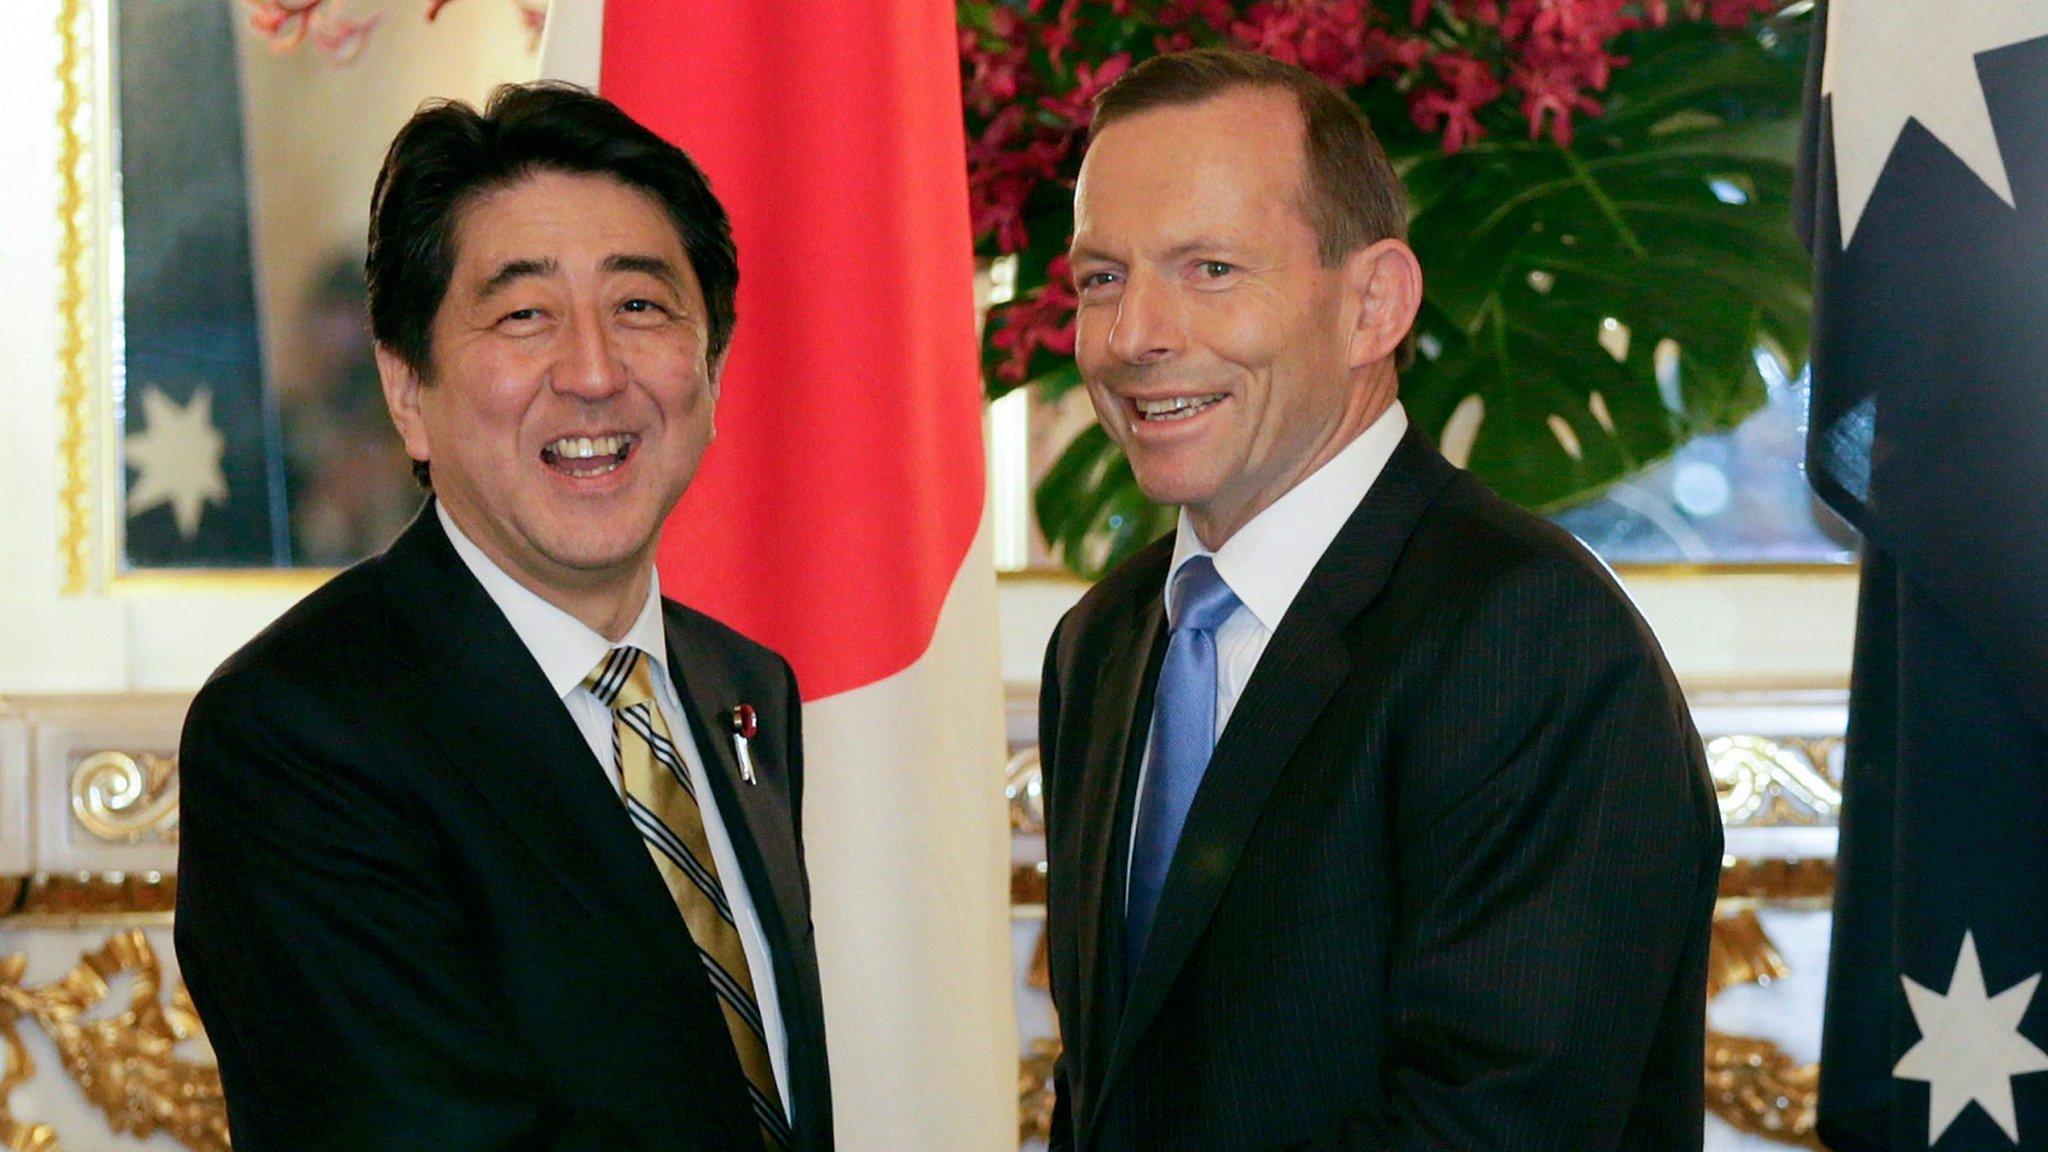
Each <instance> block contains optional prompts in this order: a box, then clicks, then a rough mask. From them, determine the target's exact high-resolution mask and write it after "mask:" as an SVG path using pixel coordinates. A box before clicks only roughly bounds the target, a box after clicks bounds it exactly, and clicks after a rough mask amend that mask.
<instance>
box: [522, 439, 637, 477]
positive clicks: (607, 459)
mask: <svg viewBox="0 0 2048 1152" xmlns="http://www.w3.org/2000/svg"><path fill="white" fill-rule="evenodd" d="M639 443H640V438H639V437H638V436H635V435H633V434H632V433H630V432H614V433H611V434H610V435H606V436H564V437H562V438H560V439H558V440H553V441H550V442H549V443H548V444H547V445H546V446H545V447H543V448H542V449H541V450H540V458H541V463H543V464H546V465H547V466H548V467H550V468H553V469H554V470H555V471H557V472H560V473H562V474H563V475H565V476H573V477H576V478H578V479H581V478H584V477H588V476H602V475H604V474H605V473H607V472H615V471H617V470H618V468H619V467H620V466H621V465H623V464H624V463H625V462H626V458H627V457H629V456H631V455H632V454H633V449H634V448H635V447H637V446H638V445H639Z"/></svg>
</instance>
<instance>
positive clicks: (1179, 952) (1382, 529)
mask: <svg viewBox="0 0 2048 1152" xmlns="http://www.w3.org/2000/svg"><path fill="white" fill-rule="evenodd" d="M1456 475H1457V470H1456V469H1455V468H1453V467H1451V465H1450V464H1448V463H1447V462H1445V460H1444V459H1443V457H1441V456H1439V455H1437V453H1436V450H1435V449H1433V448H1431V447H1430V446H1429V445H1428V443H1427V441H1425V440H1424V439H1423V438H1422V436H1421V434H1420V433H1419V432H1417V431H1416V430H1415V429H1414V428H1413V426H1411V427H1410V428H1409V430H1408V432H1407V434H1406V435H1405V436H1404V437H1403V438H1402V441H1401V443H1400V444H1399V445H1398V446H1397V447H1396V448H1395V450H1394V454H1393V456H1392V457H1391V458H1390V459H1389V460H1388V461H1387V466H1386V468H1385V469H1384V470H1383V471H1382V472H1381V473H1380V475H1379V477H1378V479H1376V480H1375V481H1374V482H1373V485H1372V488H1371V490H1370V491H1368V492H1367V493H1366V495H1365V499H1364V500H1362V501H1360V502H1359V505H1358V509H1357V510H1356V511H1355V512H1353V513H1352V515H1351V518H1350V519H1349V520H1348V521H1346V522H1345V525H1344V527H1343V528H1342V529H1341V530H1340V531H1339V532H1338V533H1337V538H1336V539H1335V540H1334V541H1332V542H1331V544H1330V547H1329V549H1328V550H1327V551H1326V552H1324V554H1323V557H1322V559H1321V560H1319V561H1317V562H1316V566H1315V569H1314V570H1313V571H1312V572H1310V574H1309V578H1308V580H1307V582H1305V583H1304V584H1303V585H1302V588H1301V592H1300V593H1299V594H1298V595H1297V596H1296V597H1295V600H1294V603H1293V604H1292V605H1291V606H1290V607H1289V608H1288V610H1287V615H1286V616H1285V617H1284V618H1283V619H1282V620H1281V621H1280V626H1279V627H1278V628H1277V629H1275V630H1274V633H1273V638H1272V640H1271V641H1270V642H1269V643H1268V644H1267V647H1266V652H1265V655H1264V656H1263V657H1262V658H1261V659H1260V660H1259V664H1258V667H1257V669H1255V670H1254V671H1253V673H1252V677H1251V679H1250V681H1248V682H1247V683H1246V684H1245V687H1244V693H1243V695H1242V696H1240V697H1239V698H1238V701H1237V705H1236V707H1235V708H1234V709H1232V711H1231V714H1230V723H1229V724H1228V725H1226V726H1225V728H1224V730H1223V733H1222V735H1221V736H1220V737H1219V738H1218V739H1217V743H1216V751H1215V754H1214V755H1213V756H1212V757H1211V758H1210V761H1209V769H1208V771H1207V773H1205V774H1204V776H1203V778H1202V784H1201V788H1200V789H1199V790H1198V791H1197V792H1196V793H1195V800H1194V804H1193V806H1192V807H1191V808H1190V809H1189V811H1188V818H1187V824H1186V825H1185V826H1184V827H1183V829H1182V831H1181V837H1180V843H1179V845H1178V846H1177V847H1176V848H1175V850H1174V856H1173V863H1172V865H1171V866H1170V867H1169V868H1168V870H1167V876H1166V884H1165V887H1164V888H1163V889H1162V891H1161V893H1160V897H1159V910H1158V912H1157V913H1156V914H1155V916H1154V919H1153V922H1152V938H1151V940H1150V942H1149V943H1148V944H1147V945H1146V948H1145V954H1144V956H1143V957H1142V958H1141V959H1140V961H1139V964H1138V970H1137V971H1136V972H1134V973H1132V976H1131V980H1130V984H1129V994H1128V996H1127V998H1126V1000H1125V1003H1124V1011H1123V1017H1122V1020H1121V1022H1120V1023H1119V1025H1118V1027H1117V1031H1116V1038H1115V1040H1114V1042H1113V1043H1112V1044H1111V1047H1110V1053H1109V1062H1108V1066H1107V1067H1106V1069H1105V1070H1104V1075H1103V1080H1102V1084H1103V1091H1102V1093H1101V1094H1100V1095H1098V1096H1097V1098H1096V1108H1097V1111H1098V1116H1099V1114H1100V1108H1101V1106H1102V1103H1103V1101H1104V1100H1106V1099H1108V1098H1109V1096H1110V1091H1109V1089H1110V1087H1111V1086H1112V1085H1113V1084H1114V1082H1115V1080H1116V1078H1117V1076H1118V1075H1119V1074H1120V1073H1121V1072H1122V1071H1123V1069H1124V1068H1125V1067H1126V1066H1127V1065H1128V1064H1129V1062H1130V1059H1131V1055H1132V1053H1133V1051H1134V1050H1135V1048H1136V1046H1137V1043H1138V1040H1139V1038H1140V1037H1142V1036H1143V1035H1144V1034H1145V1030H1146V1029H1147V1028H1149V1027H1151V1024H1152V1021H1153V1018H1154V1017H1156V1016H1157V1015H1158V1013H1159V1009H1160V1006H1161V1005H1162V1004H1163V1003H1164V1002H1165V1000H1166V997H1167V994H1168V993H1169V992H1170V991H1171V990H1172V988H1173V984H1174V981H1175V980H1176V979H1177V978H1178V976H1179V974H1180V971H1181V969H1182V967H1184V966H1185V965H1186V963H1187V960H1188V956H1189V954H1190V953H1192V952H1193V951H1194V948H1195V945H1196V944H1197V943H1198V942H1199V941H1200V939H1201V937H1202V934H1203V932H1204V931H1206V930H1207V928H1208V925H1209V918H1210V916H1211V915H1212V914H1213V913H1214V912H1215V909H1216V902H1217V901H1218V900H1219V899H1220V898H1221V897H1222V895H1223V890H1224V888H1225V887H1226V886H1227V885H1228V884H1229V882H1230V878H1231V874H1232V872H1233V871H1234V870H1235V869H1236V867H1237V861H1238V857H1239V856H1241V855H1242V854H1243V852H1244V847H1245V843H1246V841H1247V840H1248V839H1249V838H1250V836H1251V832H1252V828H1253V826H1254V824H1256V823H1257V820H1258V817H1259V813H1260V811H1261V810H1262V809H1263V808H1264V807H1265V802H1266V798H1267V796H1268V795H1270V794H1271V792H1272V789H1273V785H1274V784H1275V782H1276V781H1278V779H1279V778H1280V775H1281V773H1282V771H1283V770H1284V769H1285V768H1286V767H1287V764H1288V762H1289V761H1290V760H1291V759H1292V758H1293V756H1294V753H1295V750H1296V749H1297V748H1298V747H1299V746H1300V745H1301V742H1302V740H1303V739H1304V738H1306V737H1307V735H1308V732H1309V729H1310V728H1311V727H1312V726H1313V725H1314V724H1315V721H1316V718H1317V717H1319V716H1321V715H1322V713H1323V711H1324V709H1325V708H1326V707H1327V706H1328V705H1329V703H1330V698H1331V696H1332V695H1333V694H1334V693H1335V692H1336V691H1337V688H1338V686H1339V685H1341V684H1342V683H1343V681H1344V678H1345V676H1346V674H1348V673H1349V672H1350V670H1351V654H1350V651H1349V649H1348V647H1347V646H1346V643H1345V639H1344V637H1345V632H1346V629H1347V628H1348V627H1349V625H1350V624H1351V622H1352V621H1353V620H1354V619H1356V618H1357V616H1358V615H1359V614H1360V613H1362V612H1364V611H1365V609H1366V608H1367V607H1368V606H1369V605H1370V604H1371V603H1372V601H1373V599H1374V598H1375V597H1377V596H1378V595H1379V592H1380V589H1382V588H1383V587H1385V586H1386V582H1387V577H1388V576H1389V574H1391V573H1392V571H1393V568H1394V564H1395V562H1396V561H1397V560H1398V559H1399V557H1400V554H1401V550H1402V549H1403V547H1404V546H1405V545H1406V544H1407V541H1408V537H1409V535H1410V534H1411V533H1413V532H1414V530H1415V526H1416V524H1417V522H1418V521H1419V520H1420V519H1421V517H1422V514H1423V512H1424V511H1425V510H1426V509H1427V508H1428V507H1429V505H1430V502H1431V501H1433V500H1434V499H1435V498H1436V495H1437V493H1438V492H1440V491H1442V489H1443V487H1444V485H1446V484H1448V483H1450V481H1451V480H1452V478H1453V477H1455V476H1456ZM1125 834H1127V833H1125Z"/></svg>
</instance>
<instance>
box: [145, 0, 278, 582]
mask: <svg viewBox="0 0 2048 1152" xmlns="http://www.w3.org/2000/svg"><path fill="white" fill-rule="evenodd" d="M114 7H115V9H116V25H115V36H116V51H115V53H114V55H115V58H116V60H117V62H118V65H117V67H118V73H117V74H118V77H119V88H118V99H119V107H120V123H121V142H120V143H121V147H120V164H121V180H120V189H121V198H120V199H121V221H122V231H121V269H122V294H121V310H122V333H123V345H122V356H121V361H122V370H123V378H124V387H123V389H122V405H121V416H122V430H123V432H124V444H125V445H126V446H125V447H124V449H123V452H122V457H123V461H124V464H125V466H126V467H125V470H126V472H127V474H128V479H127V484H126V487H125V492H126V505H127V513H128V515H127V517H126V532H125V545H126V547H125V549H124V552H125V559H126V562H127V564H128V565H130V566H132V567H138V568H170V567H237V566H241V567H248V566H256V567H267V566H272V565H280V564H288V563H290V562H291V557H290V547H291V540H290V536H289V533H288V522H287V519H286V515H285V511H286V510H285V502H284V496H283V491H284V489H283V480H284V471H283V458H282V453H281V451H280V443H279V440H280V436H279V427H278V419H277V408H276V405H275V403H274V402H273V399H272V397H271V395H270V393H269V392H268V391H267V390H266V389H265V388H264V380H263V357H262V340H261V331H260V327H259V322H258V321H259V312H258V307H257V297H256V286H257V277H256V275H255V260H254V258H253V256H252V251H251V249H252V245H251V242H250V228H249V222H250V210H249V176H248V165H247V162H246V160H245V157H244V149H243V133H242V91H241V84H240V82H239V74H240V68H239V65H238V63H237V58H236V47H235V21H236V11H237V10H238V7H239V6H231V5H228V4H223V3H220V0H150V2H149V3H146V4H143V3H127V4H117V5H115V6H114ZM145 444H146V445H148V447H144V445H145ZM216 461H217V463H216Z"/></svg>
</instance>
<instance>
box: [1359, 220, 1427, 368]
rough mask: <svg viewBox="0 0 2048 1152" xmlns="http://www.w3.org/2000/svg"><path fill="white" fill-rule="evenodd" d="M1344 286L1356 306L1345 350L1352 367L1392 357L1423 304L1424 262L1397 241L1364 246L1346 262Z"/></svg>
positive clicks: (1360, 366)
mask: <svg viewBox="0 0 2048 1152" xmlns="http://www.w3.org/2000/svg"><path fill="white" fill-rule="evenodd" d="M1344 286H1345V289H1346V290H1347V292H1349V294H1350V296H1351V299H1352V300H1353V301H1354V303H1355V305H1356V307H1357V309H1358V313H1357V315H1358V318H1357V320H1356V322H1355V323H1354V324H1353V325H1352V328H1351V341H1350V346H1349V349H1348V352H1349V357H1348V358H1349V363H1350V367H1351V368H1352V369H1353V370H1357V369H1360V368H1365V367H1368V366H1370V365H1373V364H1377V363H1379V362H1380V361H1383V360H1391V359H1392V358H1393V357H1394V356H1395V354H1396V353H1398V352H1399V351H1400V349H1401V342H1402V341H1403V340H1405V339H1407V338H1408V332H1409V330H1410V329H1411V328H1413V327H1414V326H1415V314H1416V313H1417V312H1418V311H1420V310H1421V308H1422V264H1421V263H1420V262H1419V261H1417V260H1416V259H1415V252H1414V251H1413V250H1412V249H1410V248H1409V247H1408V245H1407V244H1405V243H1403V242H1402V241H1399V240H1394V239H1386V240H1381V241H1379V242H1378V243H1376V244H1368V245H1366V246H1365V247H1363V248H1360V249H1359V250H1358V251H1356V252H1353V253H1352V254H1351V255H1350V256H1348V257H1346V258H1345V260H1344Z"/></svg>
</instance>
